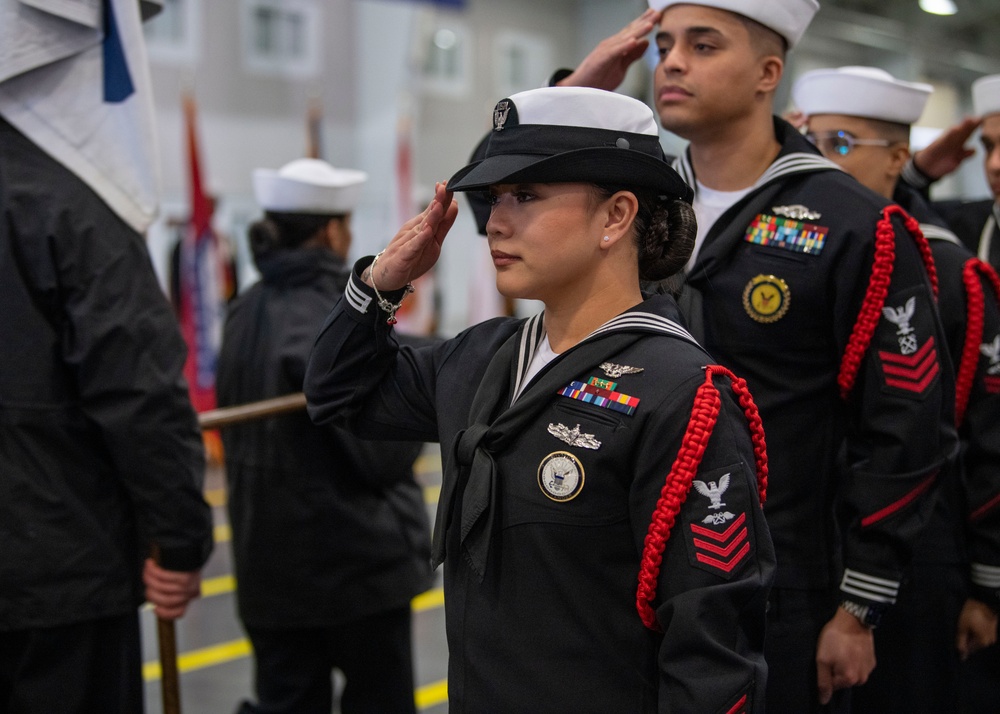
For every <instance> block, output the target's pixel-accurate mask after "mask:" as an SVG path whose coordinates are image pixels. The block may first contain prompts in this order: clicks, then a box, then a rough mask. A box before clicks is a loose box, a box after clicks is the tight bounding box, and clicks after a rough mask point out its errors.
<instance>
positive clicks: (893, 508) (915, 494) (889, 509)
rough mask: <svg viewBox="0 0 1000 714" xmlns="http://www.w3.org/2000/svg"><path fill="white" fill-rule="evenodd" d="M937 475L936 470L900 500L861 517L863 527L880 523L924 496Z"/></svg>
mask: <svg viewBox="0 0 1000 714" xmlns="http://www.w3.org/2000/svg"><path fill="white" fill-rule="evenodd" d="M937 476H938V472H937V471H935V472H934V473H933V474H931V475H930V476H928V477H927V478H926V479H924V480H923V481H922V482H920V484H918V485H917V487H916V488H914V489H913V490H912V491H910V492H909V493H908V494H906V495H905V496H903V497H902V498H900V499H899V500H897V501H895V502H893V503H890V504H889V505H888V506H886V507H885V508H883V509H882V510H880V511H876V512H875V513H872V514H871V515H868V516H865V517H864V518H862V519H861V527H862V528H867V527H869V526H872V525H874V524H876V523H878V522H879V521H881V520H884V519H886V518H888V517H889V516H891V515H892V514H893V513H896V512H898V511H901V510H903V509H904V508H906V507H907V506H909V505H910V504H911V503H913V502H914V501H915V500H917V499H918V498H919V497H920V496H922V495H923V494H924V493H925V492H926V491H927V490H928V489H930V487H931V486H932V485H933V484H934V481H935V480H936V479H937Z"/></svg>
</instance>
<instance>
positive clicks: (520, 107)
mask: <svg viewBox="0 0 1000 714" xmlns="http://www.w3.org/2000/svg"><path fill="white" fill-rule="evenodd" d="M510 101H511V102H513V104H514V107H516V110H517V117H518V124H520V125H521V126H524V125H525V124H548V125H552V126H575V127H582V128H586V129H608V130H610V131H627V132H631V133H633V134H648V135H650V136H659V130H658V128H657V121H656V116H655V115H654V114H653V110H652V109H650V108H649V106H648V105H646V104H645V103H644V102H640V101H639V100H638V99H633V98H632V97H627V96H625V95H624V94H617V93H615V92H606V91H604V90H600V89H592V88H590V87H541V88H539V89H529V90H526V91H524V92H518V93H517V94H512V95H511V96H510Z"/></svg>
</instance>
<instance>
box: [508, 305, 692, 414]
mask: <svg viewBox="0 0 1000 714" xmlns="http://www.w3.org/2000/svg"><path fill="white" fill-rule="evenodd" d="M544 315H545V313H544V312H540V313H538V314H537V315H535V316H534V317H532V318H531V319H529V320H528V322H527V323H526V324H525V326H524V330H523V331H522V332H521V345H520V349H519V350H518V356H517V378H516V381H515V382H514V389H513V391H512V392H511V394H512V395H514V399H517V397H518V396H519V395H520V394H521V391H522V390H523V389H524V384H523V382H524V376H525V374H526V373H527V371H528V367H529V366H530V365H531V361H532V359H533V358H534V356H535V351H536V350H537V349H538V345H539V344H540V343H541V341H542V337H543V336H544V335H545V322H544V319H543V316H544ZM634 330H639V331H643V332H658V333H661V334H665V335H671V336H673V337H679V338H681V339H685V340H687V341H688V342H690V343H691V344H693V345H697V344H698V341H697V340H695V338H694V337H692V336H691V333H689V332H688V331H687V330H685V329H684V328H683V327H681V326H680V325H679V324H677V323H676V322H674V321H673V320H671V319H669V318H666V317H663V316H662V315H656V314H654V313H651V312H626V313H622V314H621V315H618V316H617V317H613V318H611V319H610V320H608V321H607V322H605V323H604V324H603V325H601V326H600V327H598V328H597V329H596V330H594V331H593V332H591V333H590V334H589V335H587V336H586V337H585V338H584V339H583V340H581V344H582V343H583V342H586V341H587V340H589V339H591V338H592V337H596V336H597V335H603V334H606V333H608V332H630V331H634Z"/></svg>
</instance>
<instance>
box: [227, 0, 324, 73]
mask: <svg viewBox="0 0 1000 714" xmlns="http://www.w3.org/2000/svg"><path fill="white" fill-rule="evenodd" d="M321 22H322V14H321V11H320V7H319V5H318V3H316V2H315V1H314V0H284V2H282V1H281V0H244V2H243V30H244V31H243V60H244V63H245V65H246V67H247V69H248V70H249V71H250V72H251V73H253V74H264V75H273V76H292V77H302V78H305V77H314V76H316V75H317V74H319V64H320V48H319V25H320V23H321Z"/></svg>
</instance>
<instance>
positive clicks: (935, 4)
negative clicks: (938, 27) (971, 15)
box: [920, 0, 958, 15]
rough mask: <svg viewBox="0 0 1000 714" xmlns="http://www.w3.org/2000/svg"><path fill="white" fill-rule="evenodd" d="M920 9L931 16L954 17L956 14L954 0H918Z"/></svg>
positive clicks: (956, 8)
mask: <svg viewBox="0 0 1000 714" xmlns="http://www.w3.org/2000/svg"><path fill="white" fill-rule="evenodd" d="M920 9H921V10H923V11H924V12H929V13H930V14H932V15H954V14H955V13H956V12H958V7H956V6H955V3H954V0H920Z"/></svg>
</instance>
